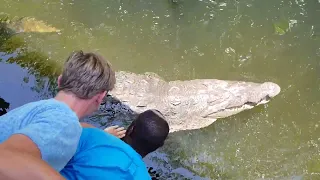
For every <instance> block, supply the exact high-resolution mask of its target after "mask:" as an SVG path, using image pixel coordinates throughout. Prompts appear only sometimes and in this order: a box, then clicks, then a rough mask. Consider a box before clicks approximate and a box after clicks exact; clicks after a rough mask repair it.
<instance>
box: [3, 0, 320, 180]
mask: <svg viewBox="0 0 320 180" xmlns="http://www.w3.org/2000/svg"><path fill="white" fill-rule="evenodd" d="M0 4H1V5H0V12H3V13H7V14H8V15H10V16H11V17H13V16H19V17H22V16H32V17H35V18H37V19H39V20H43V21H45V22H46V23H48V24H50V25H52V26H54V27H56V28H58V29H61V30H62V31H61V33H42V34H41V33H28V34H20V35H17V36H15V37H14V38H13V39H11V41H7V42H5V43H3V42H2V43H1V44H0V47H1V48H0V51H1V52H0V57H1V59H2V62H0V96H1V97H2V98H4V99H5V100H6V101H7V102H9V103H10V108H9V110H10V109H12V108H14V107H17V106H20V105H22V104H24V103H26V102H30V101H33V100H36V99H41V98H46V97H50V95H51V94H50V90H51V89H50V88H51V86H48V85H47V84H46V81H45V80H46V79H44V80H43V79H42V78H41V77H43V76H49V78H51V79H52V78H54V77H55V75H56V72H58V68H59V67H60V66H61V64H62V62H63V61H64V59H65V58H66V57H67V56H68V55H69V53H70V52H71V51H73V50H75V49H83V50H93V51H97V52H99V53H101V54H103V55H104V56H105V57H107V58H108V59H109V60H110V61H111V63H112V64H113V66H114V67H115V68H116V69H117V70H126V71H132V72H135V73H143V72H146V71H151V72H155V73H157V74H159V75H160V76H162V77H164V78H165V79H167V80H176V79H181V80H185V79H194V78H218V79H228V80H245V81H255V82H264V81H273V82H275V83H277V84H279V85H280V86H281V88H282V92H281V94H280V95H279V96H277V97H276V98H275V99H274V100H272V101H271V102H270V103H269V104H268V105H266V106H262V107H257V108H254V109H252V110H250V111H246V112H243V113H240V114H238V115H236V116H233V117H230V118H226V119H220V120H218V121H216V122H215V123H214V124H213V125H211V126H209V127H207V128H204V129H201V130H193V131H186V132H177V133H173V134H171V135H170V137H169V139H168V143H167V144H166V146H165V147H163V148H162V149H161V150H159V151H158V152H156V153H153V154H151V155H150V156H149V157H148V158H146V162H147V163H148V165H150V166H152V167H154V169H156V170H157V172H159V173H160V175H161V177H162V178H163V179H169V178H168V176H169V175H170V176H174V177H176V178H178V179H183V177H184V178H190V179H320V147H319V146H320V130H319V124H320V123H319V115H318V109H319V108H320V94H319V71H320V66H319V65H320V64H319V60H320V37H319V36H320V21H319V20H318V17H320V2H319V1H317V0H282V1H279V0H268V1H263V0H243V1H237V0H216V1H213V0H176V1H174V2H172V1H169V0H158V1H151V0H149V1H147V0H131V1H127V0H109V1H99V0H91V1H85V0H78V1H72V0H60V1H57V0H50V1H49V0H47V1H45V0H32V1H12V0H0ZM9 42H12V43H9ZM21 47H23V48H22V49H26V51H28V52H36V53H33V54H31V55H28V56H24V57H19V58H13V59H12V58H11V59H9V60H7V59H8V58H10V57H15V56H16V55H15V54H14V53H13V54H12V53H11V52H16V51H15V50H16V48H21ZM9 52H10V53H11V54H10V53H9ZM9 62H10V63H9ZM20 66H22V67H23V68H21V67H20ZM53 80H54V79H53ZM53 80H51V81H53ZM179 174H181V175H179ZM173 179H174V178H173Z"/></svg>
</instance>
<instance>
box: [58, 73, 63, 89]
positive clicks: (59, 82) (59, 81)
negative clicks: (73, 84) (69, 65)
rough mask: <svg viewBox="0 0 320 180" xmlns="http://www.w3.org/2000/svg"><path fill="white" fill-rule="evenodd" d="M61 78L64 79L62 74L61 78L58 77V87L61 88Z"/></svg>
mask: <svg viewBox="0 0 320 180" xmlns="http://www.w3.org/2000/svg"><path fill="white" fill-rule="evenodd" d="M61 78H62V75H61V74H60V76H59V77H58V87H60V84H61Z"/></svg>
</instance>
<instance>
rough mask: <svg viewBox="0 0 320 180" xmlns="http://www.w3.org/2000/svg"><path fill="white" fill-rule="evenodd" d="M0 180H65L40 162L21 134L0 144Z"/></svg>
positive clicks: (35, 150) (29, 143) (28, 141)
mask: <svg viewBox="0 0 320 180" xmlns="http://www.w3.org/2000/svg"><path fill="white" fill-rule="evenodd" d="M0 179H6V180H20V179H25V180H33V179H37V180H42V179H43V180H65V179H64V178H63V177H62V176H61V175H60V174H59V173H58V172H57V171H55V170H54V169H53V168H51V167H50V166H49V165H48V164H47V163H46V162H45V161H43V160H41V153H40V151H39V149H38V148H37V146H36V145H35V144H34V143H33V142H32V140H31V139H29V138H28V137H26V136H24V135H21V134H16V135H13V136H11V137H10V138H9V139H8V140H6V141H5V142H3V143H2V144H0Z"/></svg>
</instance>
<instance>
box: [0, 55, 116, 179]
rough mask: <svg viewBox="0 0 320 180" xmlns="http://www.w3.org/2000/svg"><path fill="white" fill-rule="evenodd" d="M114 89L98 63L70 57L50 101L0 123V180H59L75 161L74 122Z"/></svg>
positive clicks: (107, 69)
mask: <svg viewBox="0 0 320 180" xmlns="http://www.w3.org/2000/svg"><path fill="white" fill-rule="evenodd" d="M114 84H115V73H114V71H113V70H112V68H111V65H110V64H109V62H108V61H106V60H105V59H104V58H103V57H101V56H100V55H98V54H95V53H84V52H82V51H78V52H74V53H72V54H71V55H70V56H69V57H68V58H67V60H66V62H65V64H64V68H63V71H62V74H61V75H60V76H59V78H58V93H57V95H56V96H55V97H54V98H52V99H48V100H41V101H37V102H31V103H28V104H25V105H23V106H21V107H19V108H16V109H13V110H12V111H10V112H8V113H7V114H5V115H3V116H1V117H0V143H1V144H0V179H51V178H52V179H62V177H61V176H60V175H59V174H58V172H59V171H60V170H61V169H63V167H64V166H65V165H66V164H67V162H68V161H69V160H70V159H71V157H72V156H73V155H74V153H75V151H76V149H77V145H78V141H79V138H80V135H81V132H82V127H81V125H80V123H79V119H81V118H82V117H84V116H87V115H89V114H91V113H92V112H94V111H95V110H97V108H98V107H99V105H100V104H101V102H102V100H103V98H104V96H105V95H106V93H107V92H108V91H110V90H112V89H113V87H114ZM51 167H52V168H53V169H54V170H55V171H54V170H53V169H51Z"/></svg>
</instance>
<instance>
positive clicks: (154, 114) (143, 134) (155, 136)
mask: <svg viewBox="0 0 320 180" xmlns="http://www.w3.org/2000/svg"><path fill="white" fill-rule="evenodd" d="M130 128H131V129H132V131H131V130H130ZM128 130H129V131H127V133H130V134H128V135H129V136H130V138H131V143H132V144H131V146H132V147H133V148H134V149H135V150H136V151H138V152H139V153H140V154H143V156H144V155H147V154H148V153H151V152H153V151H155V150H156V149H158V148H159V147H161V146H163V144H164V141H165V140H166V138H167V136H168V134H169V125H168V122H167V121H166V120H165V118H164V116H163V115H162V114H161V113H160V112H159V111H157V110H147V111H145V112H143V113H141V114H139V115H138V117H137V118H136V119H135V120H134V121H133V122H132V123H131V125H130V126H129V128H128ZM130 131H131V132H130Z"/></svg>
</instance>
